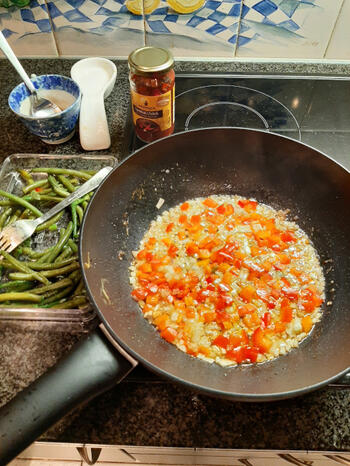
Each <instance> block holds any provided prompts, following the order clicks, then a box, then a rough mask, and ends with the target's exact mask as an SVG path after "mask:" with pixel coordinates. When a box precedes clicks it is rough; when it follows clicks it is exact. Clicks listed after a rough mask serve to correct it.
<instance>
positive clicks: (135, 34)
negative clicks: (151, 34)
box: [47, 0, 144, 58]
mask: <svg viewBox="0 0 350 466" xmlns="http://www.w3.org/2000/svg"><path fill="white" fill-rule="evenodd" d="M47 4H48V8H49V12H50V13H51V17H52V22H53V24H54V35H55V39H56V43H57V47H58V51H59V54H60V55H61V56H65V57H76V56H94V55H96V56H104V57H124V58H125V57H127V56H128V55H129V53H130V52H131V51H132V50H134V49H136V48H138V47H142V46H143V45H144V30H143V21H142V17H140V16H137V15H133V14H132V13H130V12H129V11H128V10H127V9H126V7H125V6H124V5H122V4H120V3H118V2H115V1H112V0H107V2H105V3H104V4H103V5H99V4H98V3H97V2H94V1H92V0H85V1H84V2H83V3H82V4H81V5H80V6H79V7H76V8H74V7H72V6H71V5H70V4H68V2H67V1H66V0H47Z"/></svg>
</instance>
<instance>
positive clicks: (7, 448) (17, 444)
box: [0, 329, 137, 465]
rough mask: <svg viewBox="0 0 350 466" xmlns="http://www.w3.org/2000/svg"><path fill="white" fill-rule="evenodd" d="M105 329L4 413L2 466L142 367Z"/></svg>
mask: <svg viewBox="0 0 350 466" xmlns="http://www.w3.org/2000/svg"><path fill="white" fill-rule="evenodd" d="M136 364H137V363H136V361H134V360H133V359H132V358H130V359H129V360H128V359H126V358H125V357H124V356H122V355H121V354H120V353H119V352H118V351H117V350H116V349H115V348H114V347H113V346H112V344H111V343H110V342H109V341H108V340H107V339H106V338H105V337H104V335H103V334H102V332H101V330H100V329H97V330H95V331H94V332H93V333H91V334H90V335H89V336H88V337H87V338H86V339H84V340H82V341H80V342H78V343H77V344H76V345H75V346H74V347H73V349H72V350H71V351H70V353H68V354H67V355H66V356H65V357H64V358H63V359H61V360H60V361H59V362H58V364H57V365H56V366H54V367H52V368H51V369H50V370H49V371H48V372H46V373H45V374H43V375H42V376H41V377H40V378H39V379H37V380H36V381H35V382H34V383H33V384H31V385H30V386H29V387H27V388H26V389H24V390H23V391H22V392H20V393H19V394H18V395H17V396H15V398H13V399H12V400H11V401H10V402H9V403H8V404H6V405H5V406H3V407H2V408H1V409H0V464H1V465H3V464H7V463H8V462H10V461H11V460H12V459H14V458H15V457H16V456H17V455H18V454H19V453H20V452H22V451H23V450H24V449H25V448H26V447H28V446H29V445H30V444H31V443H33V441H34V440H36V439H37V438H38V437H39V436H40V435H41V434H43V433H44V432H45V431H46V430H47V429H48V428H49V427H51V426H52V425H53V424H55V423H56V422H57V421H58V420H59V419H60V418H62V417H63V416H64V415H65V414H67V413H68V412H69V411H71V410H72V409H73V408H74V407H76V406H77V405H79V404H80V403H82V402H86V401H88V400H90V399H92V398H93V397H95V396H97V395H99V394H100V393H102V392H104V391H106V390H108V389H109V388H111V387H112V386H113V385H116V384H117V383H118V382H120V381H121V380H122V379H123V378H124V377H125V376H126V375H127V374H128V373H129V372H130V371H131V370H132V369H133V368H134V367H135V365H136Z"/></svg>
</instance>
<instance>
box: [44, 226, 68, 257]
mask: <svg viewBox="0 0 350 466" xmlns="http://www.w3.org/2000/svg"><path fill="white" fill-rule="evenodd" d="M72 231H73V223H72V222H69V223H68V225H67V228H66V231H65V232H64V234H63V236H62V237H61V238H60V240H59V241H58V243H57V244H56V246H55V247H54V248H53V250H52V251H51V253H50V254H49V257H48V258H47V261H46V262H53V261H54V260H55V259H56V257H57V256H58V255H59V254H60V252H61V251H62V248H63V246H64V245H65V244H66V243H67V241H68V240H69V237H70V235H71V234H72Z"/></svg>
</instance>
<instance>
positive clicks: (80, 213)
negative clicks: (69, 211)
mask: <svg viewBox="0 0 350 466" xmlns="http://www.w3.org/2000/svg"><path fill="white" fill-rule="evenodd" d="M76 210H77V214H78V217H79V223H80V224H81V223H82V221H83V217H84V211H83V209H82V208H81V207H80V205H77V209H76Z"/></svg>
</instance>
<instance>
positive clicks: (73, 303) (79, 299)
mask: <svg viewBox="0 0 350 466" xmlns="http://www.w3.org/2000/svg"><path fill="white" fill-rule="evenodd" d="M86 303H87V299H86V298H85V297H84V296H76V297H75V298H73V299H71V300H69V301H65V302H63V303H58V304H55V305H53V306H51V308H52V309H75V308H76V307H77V306H80V305H81V304H86Z"/></svg>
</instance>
